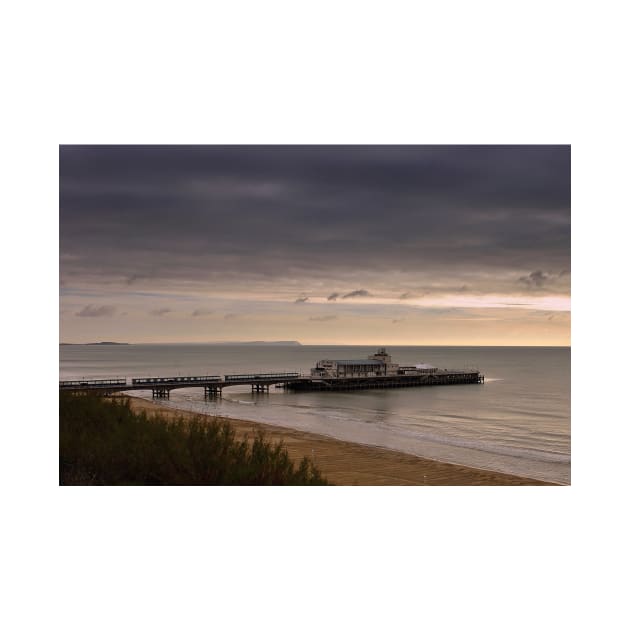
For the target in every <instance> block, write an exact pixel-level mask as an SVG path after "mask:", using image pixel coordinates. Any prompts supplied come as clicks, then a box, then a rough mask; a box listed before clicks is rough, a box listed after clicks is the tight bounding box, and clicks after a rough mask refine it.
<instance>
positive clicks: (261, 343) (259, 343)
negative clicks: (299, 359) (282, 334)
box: [207, 341, 302, 346]
mask: <svg viewBox="0 0 630 630" xmlns="http://www.w3.org/2000/svg"><path fill="white" fill-rule="evenodd" d="M207 343H209V344H210V345H213V346H301V345H302V344H301V343H300V342H299V341H208V342H207Z"/></svg>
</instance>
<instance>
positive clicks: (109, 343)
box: [59, 341, 131, 346]
mask: <svg viewBox="0 0 630 630" xmlns="http://www.w3.org/2000/svg"><path fill="white" fill-rule="evenodd" d="M59 345H60V346H129V345H131V344H129V343H123V342H120V341H92V342H90V343H64V342H62V343H60V344H59Z"/></svg>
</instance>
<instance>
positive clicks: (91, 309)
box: [75, 304, 116, 317]
mask: <svg viewBox="0 0 630 630" xmlns="http://www.w3.org/2000/svg"><path fill="white" fill-rule="evenodd" d="M115 314H116V307H115V306H92V305H91V304H88V305H87V306H85V307H84V308H82V309H81V310H80V311H79V312H78V313H75V315H76V316H77V317H112V316H113V315H115Z"/></svg>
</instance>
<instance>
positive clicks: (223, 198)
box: [59, 145, 571, 345]
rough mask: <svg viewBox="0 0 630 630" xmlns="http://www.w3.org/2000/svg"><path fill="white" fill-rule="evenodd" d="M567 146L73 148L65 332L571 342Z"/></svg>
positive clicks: (93, 336) (141, 339)
mask: <svg viewBox="0 0 630 630" xmlns="http://www.w3.org/2000/svg"><path fill="white" fill-rule="evenodd" d="M570 166H571V158H570V147H569V146H553V145H542V146H535V145H520V146H508V145H496V146H492V145H491V146H473V145H465V146H455V145H444V146H412V145H399V146H385V145H375V146H369V145H355V146H343V145H332V146H326V145H313V146H300V145H288V146H281V145H276V146H262V145H256V146H247V145H237V146H197V145H191V146H174V145H172V146H157V145H150V146H133V145H130V146H112V145H107V146H72V145H63V146H61V147H60V151H59V168H60V182H59V185H60V200H59V204H60V341H62V342H66V343H85V342H94V341H118V342H129V343H134V342H135V343H150V342H211V341H252V340H297V341H300V342H301V343H304V344H327V343H330V344H359V345H363V344H365V345H384V344H389V345H570V283H571V209H570V207H571V194H570V193H571V173H570Z"/></svg>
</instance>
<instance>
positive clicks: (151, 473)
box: [59, 393, 327, 485]
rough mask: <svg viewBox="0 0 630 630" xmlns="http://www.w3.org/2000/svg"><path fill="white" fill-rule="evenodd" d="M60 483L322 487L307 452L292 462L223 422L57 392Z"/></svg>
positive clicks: (277, 448)
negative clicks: (162, 413) (172, 417)
mask: <svg viewBox="0 0 630 630" xmlns="http://www.w3.org/2000/svg"><path fill="white" fill-rule="evenodd" d="M59 480H60V484H61V485H92V484H94V485H119V484H141V485H143V484H146V485H149V484H151V485H324V484H326V483H327V482H326V480H325V479H324V478H323V477H322V475H321V473H320V472H319V471H318V470H317V469H316V468H315V466H314V465H313V464H312V462H311V461H310V460H308V459H307V458H306V457H305V458H304V459H303V460H302V461H301V462H300V464H299V466H295V465H294V463H293V462H292V461H291V459H290V458H289V455H288V453H287V450H286V448H285V447H284V446H283V444H281V443H280V444H272V443H270V442H268V441H266V440H265V436H264V434H263V433H262V432H259V433H257V434H256V436H255V438H254V439H253V440H252V441H250V442H249V443H248V442H247V441H240V440H237V439H236V435H235V432H234V429H232V427H231V426H230V424H229V423H227V422H225V421H221V420H216V419H212V420H209V419H207V418H203V417H198V418H195V419H193V420H190V421H184V420H183V419H182V418H179V419H176V420H174V421H173V420H171V421H169V420H166V419H163V418H159V417H148V416H147V414H146V413H145V412H142V413H136V412H134V411H132V410H131V408H130V406H129V400H127V399H108V400H103V399H101V398H98V397H96V396H73V395H71V394H67V393H60V397H59Z"/></svg>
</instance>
